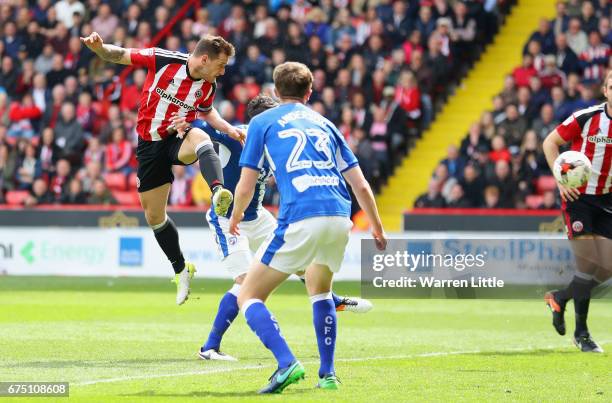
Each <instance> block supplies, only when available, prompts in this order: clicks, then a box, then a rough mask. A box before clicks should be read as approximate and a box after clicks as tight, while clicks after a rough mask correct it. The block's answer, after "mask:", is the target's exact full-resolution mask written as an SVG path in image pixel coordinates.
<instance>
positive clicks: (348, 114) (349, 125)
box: [338, 105, 355, 140]
mask: <svg viewBox="0 0 612 403" xmlns="http://www.w3.org/2000/svg"><path fill="white" fill-rule="evenodd" d="M354 128H355V119H353V110H352V109H351V107H350V106H349V105H344V106H343V107H342V112H341V114H340V124H339V125H338V130H339V131H340V133H342V135H343V136H344V139H345V140H348V139H349V138H350V137H351V134H352V132H353V129H354Z"/></svg>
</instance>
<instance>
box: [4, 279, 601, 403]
mask: <svg viewBox="0 0 612 403" xmlns="http://www.w3.org/2000/svg"><path fill="white" fill-rule="evenodd" d="M229 286H230V282H229V281H219V280H205V279H198V280H197V281H195V284H194V287H193V290H192V295H191V298H190V300H189V301H187V303H186V304H185V305H183V306H180V307H177V306H176V305H174V298H175V295H174V287H173V285H172V284H170V283H169V281H168V280H162V279H133V278H130V279H107V278H49V277H36V278H31V277H0V357H2V358H1V359H0V381H68V382H70V399H69V400H77V401H99V402H111V401H119V400H121V401H127V402H138V401H155V402H157V401H177V402H178V401H186V400H192V398H200V399H202V398H205V399H206V400H205V401H207V402H212V401H255V400H256V401H265V400H275V401H279V399H283V401H299V402H305V401H326V402H327V401H342V402H361V401H363V402H377V403H378V402H386V401H389V402H404V401H419V402H422V401H445V402H448V401H595V402H609V401H611V400H612V383H611V382H610V379H612V359H611V354H610V351H612V301H610V300H594V301H593V302H592V303H591V312H590V317H591V320H590V327H591V333H592V334H593V336H594V338H595V340H597V341H598V342H600V344H601V345H602V347H603V348H604V349H605V350H606V351H607V352H606V353H604V354H599V355H597V354H584V353H580V352H579V351H578V350H577V349H576V348H575V347H573V346H572V344H571V338H570V336H569V335H568V336H565V337H560V336H558V335H557V334H556V333H555V332H554V330H553V328H552V326H551V325H550V314H549V312H548V311H547V309H546V307H545V305H544V302H543V301H539V300H537V301H536V300H531V301H502V300H479V301H477V300H375V301H374V304H375V308H374V310H373V311H371V312H370V313H368V314H365V315H357V314H352V313H346V312H343V313H339V314H338V316H339V321H338V322H339V328H338V334H339V336H338V346H337V353H336V357H337V364H336V370H337V373H338V376H339V377H340V379H341V380H342V382H343V383H342V385H341V389H340V390H339V391H320V390H315V389H314V388H313V386H314V385H315V383H316V380H317V368H318V358H317V346H316V339H315V336H314V331H313V329H312V324H311V308H310V303H309V301H308V298H307V297H306V293H305V290H304V288H303V286H302V284H301V283H298V282H291V283H289V284H286V285H284V286H283V287H282V288H281V289H280V290H278V291H277V293H276V294H275V295H273V296H272V297H271V299H270V301H269V306H270V309H271V310H272V311H273V312H274V314H275V316H276V318H277V319H278V321H279V324H280V326H281V329H282V331H283V334H284V336H285V338H286V339H287V341H288V343H289V345H290V346H291V348H292V349H293V351H294V353H296V355H297V357H298V358H299V359H300V360H301V361H302V362H303V363H304V364H305V367H306V371H307V373H306V380H305V381H303V382H301V383H299V384H297V385H292V386H290V387H289V388H288V389H286V391H285V392H284V393H283V394H282V395H281V396H280V397H279V396H257V395H256V394H255V392H256V391H257V390H258V389H259V388H260V387H262V386H263V385H264V384H265V383H266V380H267V378H268V376H269V375H270V374H271V373H272V371H273V370H274V366H275V363H274V360H273V358H272V355H271V354H270V353H269V352H268V351H267V350H266V349H265V348H264V347H263V346H262V345H261V344H260V342H259V340H258V339H257V338H256V337H255V336H254V335H253V334H252V333H251V331H250V330H249V329H248V327H247V326H246V324H245V322H244V319H243V317H242V316H241V315H239V316H238V318H237V319H236V321H235V323H234V325H233V326H232V327H231V328H230V330H229V331H228V333H227V334H226V338H225V341H224V343H223V345H222V349H223V350H224V351H226V352H227V353H229V354H231V355H234V356H236V357H238V358H239V359H240V361H239V362H235V363H231V362H230V363H228V362H208V361H207V362H204V361H200V360H198V359H197V358H196V352H197V350H198V348H199V347H200V345H201V344H202V342H203V341H204V339H205V337H206V335H207V333H208V330H209V329H210V326H211V322H212V319H213V315H214V313H215V312H216V307H217V304H218V301H219V298H220V297H221V295H222V293H223V292H225V290H226V289H227V288H228V287H229ZM336 291H337V292H338V293H341V294H358V293H359V289H358V287H357V286H356V284H349V283H338V284H336ZM568 308H569V313H568V317H567V319H568V325H569V326H568V333H571V332H572V331H573V307H572V305H571V303H570V305H568ZM0 400H2V398H0ZM27 400H34V401H41V399H40V398H33V399H27V398H20V399H14V401H19V402H22V401H27ZM42 400H46V399H42ZM48 400H50V401H51V400H52V401H65V400H67V399H65V398H49V399H48Z"/></svg>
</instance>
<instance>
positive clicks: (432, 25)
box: [415, 3, 436, 38]
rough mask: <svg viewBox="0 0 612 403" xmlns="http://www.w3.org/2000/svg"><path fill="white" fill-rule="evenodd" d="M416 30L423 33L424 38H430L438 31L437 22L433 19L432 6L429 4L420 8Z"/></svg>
mask: <svg viewBox="0 0 612 403" xmlns="http://www.w3.org/2000/svg"><path fill="white" fill-rule="evenodd" d="M415 28H416V29H418V30H419V31H420V32H421V37H422V38H429V37H430V36H431V34H432V33H433V32H434V31H435V29H436V21H435V20H434V18H433V13H432V11H431V6H429V5H428V4H427V3H425V4H424V5H422V6H421V7H419V16H418V18H417V20H416V24H415Z"/></svg>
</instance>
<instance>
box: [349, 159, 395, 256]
mask: <svg viewBox="0 0 612 403" xmlns="http://www.w3.org/2000/svg"><path fill="white" fill-rule="evenodd" d="M343 175H344V179H346V181H347V182H348V183H349V185H351V188H352V189H353V193H354V194H355V197H356V198H357V202H358V203H359V207H361V208H362V209H363V211H364V212H365V213H366V216H367V217H368V220H370V222H371V223H372V236H373V237H374V241H375V242H376V247H377V248H378V249H379V250H384V249H385V248H386V247H387V235H386V234H385V230H384V229H383V225H382V222H381V220H380V216H379V215H378V208H377V207H376V199H374V193H372V188H371V187H370V184H369V183H368V181H367V180H366V178H365V177H364V176H363V172H362V171H361V168H360V167H359V165H356V166H354V167H353V168H351V169H349V170H347V171H345V172H344V173H343Z"/></svg>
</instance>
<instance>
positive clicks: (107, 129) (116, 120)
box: [99, 105, 123, 143]
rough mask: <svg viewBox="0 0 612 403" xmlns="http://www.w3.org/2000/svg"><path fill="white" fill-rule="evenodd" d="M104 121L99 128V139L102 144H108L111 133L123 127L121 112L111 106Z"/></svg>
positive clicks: (115, 106)
mask: <svg viewBox="0 0 612 403" xmlns="http://www.w3.org/2000/svg"><path fill="white" fill-rule="evenodd" d="M106 120H107V121H106V123H105V124H104V125H103V126H102V127H101V128H100V135H99V138H100V141H101V142H102V143H108V142H110V141H111V137H112V134H113V131H114V130H115V129H117V128H122V127H123V120H122V116H121V111H120V110H119V107H118V106H117V105H111V106H110V108H108V116H107V119H106Z"/></svg>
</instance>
